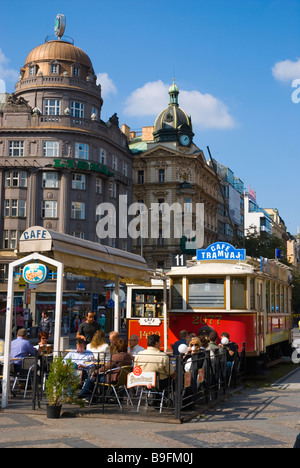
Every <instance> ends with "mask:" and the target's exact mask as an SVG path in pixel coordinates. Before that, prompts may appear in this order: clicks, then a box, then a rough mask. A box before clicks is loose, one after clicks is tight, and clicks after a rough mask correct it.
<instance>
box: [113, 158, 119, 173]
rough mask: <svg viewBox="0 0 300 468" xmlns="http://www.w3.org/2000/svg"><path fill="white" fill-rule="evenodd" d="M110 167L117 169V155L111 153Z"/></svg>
mask: <svg viewBox="0 0 300 468" xmlns="http://www.w3.org/2000/svg"><path fill="white" fill-rule="evenodd" d="M112 168H113V169H114V170H115V171H117V170H118V158H117V156H115V155H113V157H112Z"/></svg>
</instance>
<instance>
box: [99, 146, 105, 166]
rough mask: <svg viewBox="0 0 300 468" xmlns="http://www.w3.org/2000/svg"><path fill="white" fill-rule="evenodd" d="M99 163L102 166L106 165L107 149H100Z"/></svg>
mask: <svg viewBox="0 0 300 468" xmlns="http://www.w3.org/2000/svg"><path fill="white" fill-rule="evenodd" d="M99 161H100V163H101V164H106V149H104V148H99Z"/></svg>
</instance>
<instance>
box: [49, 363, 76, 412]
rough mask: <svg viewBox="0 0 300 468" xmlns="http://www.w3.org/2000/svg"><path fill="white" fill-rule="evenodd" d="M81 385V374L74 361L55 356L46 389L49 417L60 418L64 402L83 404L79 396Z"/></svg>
mask: <svg viewBox="0 0 300 468" xmlns="http://www.w3.org/2000/svg"><path fill="white" fill-rule="evenodd" d="M79 385H80V376H79V375H78V373H77V372H76V370H75V368H74V363H73V362H72V361H71V360H70V359H68V360H67V361H66V362H64V360H63V358H62V357H55V358H54V360H53V363H52V364H51V366H50V372H49V375H48V379H47V381H46V389H45V392H46V397H47V399H48V405H47V417H48V418H50V419H57V418H59V417H60V412H61V407H62V404H63V403H68V404H73V403H76V404H78V405H79V406H82V404H83V403H82V401H81V400H80V399H78V398H77V392H78V388H79Z"/></svg>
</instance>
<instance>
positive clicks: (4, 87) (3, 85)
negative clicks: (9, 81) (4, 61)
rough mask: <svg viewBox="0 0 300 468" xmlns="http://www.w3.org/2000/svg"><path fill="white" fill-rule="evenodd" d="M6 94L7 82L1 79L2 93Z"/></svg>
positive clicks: (0, 89)
mask: <svg viewBox="0 0 300 468" xmlns="http://www.w3.org/2000/svg"><path fill="white" fill-rule="evenodd" d="M5 92H6V86H5V81H4V80H1V78H0V93H5Z"/></svg>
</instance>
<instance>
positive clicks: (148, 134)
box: [142, 126, 154, 141]
mask: <svg viewBox="0 0 300 468" xmlns="http://www.w3.org/2000/svg"><path fill="white" fill-rule="evenodd" d="M153 130H154V127H153V126H152V127H143V130H142V141H152V140H153Z"/></svg>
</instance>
